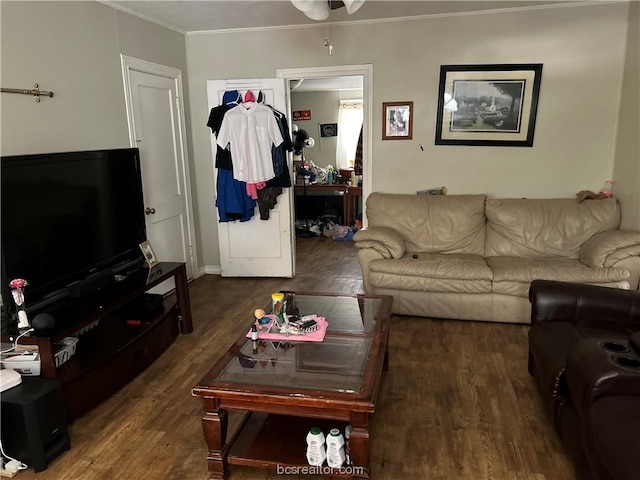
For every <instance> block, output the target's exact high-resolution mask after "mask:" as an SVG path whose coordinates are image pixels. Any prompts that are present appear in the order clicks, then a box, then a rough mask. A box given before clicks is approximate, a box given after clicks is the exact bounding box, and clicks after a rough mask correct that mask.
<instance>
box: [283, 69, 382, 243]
mask: <svg viewBox="0 0 640 480" xmlns="http://www.w3.org/2000/svg"><path fill="white" fill-rule="evenodd" d="M277 75H278V77H279V78H284V79H285V80H286V81H287V82H286V83H287V84H286V86H285V90H286V91H287V92H288V93H289V98H288V101H287V103H288V112H287V114H288V118H289V119H290V121H291V127H292V131H293V130H296V129H302V130H304V131H305V133H306V134H308V136H309V137H311V138H313V139H314V141H313V142H311V143H312V144H313V146H311V147H307V148H305V149H304V151H303V154H302V156H299V155H298V156H294V161H293V167H294V172H293V174H294V178H296V185H295V186H294V202H293V204H294V206H293V209H294V212H295V217H294V218H295V221H296V227H298V226H299V225H298V224H301V226H302V228H301V229H300V230H305V229H308V228H309V227H308V224H309V222H310V221H311V222H312V224H314V225H312V226H311V228H312V229H314V227H315V230H314V231H313V233H315V234H316V235H319V234H321V233H322V229H323V228H325V227H327V226H329V225H339V226H341V227H352V226H357V227H362V226H365V225H366V217H365V212H364V209H363V203H364V202H363V198H366V195H368V193H369V192H370V191H371V169H370V151H371V147H370V145H371V99H372V89H371V77H372V66H371V65H349V66H337V67H319V68H302V69H289V70H279V71H278V72H277ZM301 157H302V158H301ZM303 161H304V168H301V164H302V163H303ZM356 173H357V175H356ZM332 185H333V187H332ZM316 222H317V223H318V224H319V225H318V226H316V225H315V223H316ZM296 230H298V228H296ZM325 235H326V232H325Z"/></svg>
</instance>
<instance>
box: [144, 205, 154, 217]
mask: <svg viewBox="0 0 640 480" xmlns="http://www.w3.org/2000/svg"><path fill="white" fill-rule="evenodd" d="M144 213H145V215H153V214H154V213H156V209H155V208H149V207H147V208H145V209H144Z"/></svg>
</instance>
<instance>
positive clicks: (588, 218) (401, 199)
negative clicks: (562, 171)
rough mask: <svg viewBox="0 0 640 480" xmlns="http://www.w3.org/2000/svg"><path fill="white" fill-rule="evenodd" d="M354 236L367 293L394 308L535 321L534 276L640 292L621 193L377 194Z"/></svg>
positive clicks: (635, 240) (637, 250)
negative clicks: (581, 197) (593, 196)
mask: <svg viewBox="0 0 640 480" xmlns="http://www.w3.org/2000/svg"><path fill="white" fill-rule="evenodd" d="M366 213H367V219H368V226H367V228H365V229H363V230H360V231H358V232H357V233H356V234H355V235H354V237H353V239H354V242H355V246H356V247H357V248H358V260H359V262H360V267H361V268H362V276H363V279H364V286H365V290H366V292H367V293H369V294H380V295H392V296H393V297H394V301H393V312H394V313H396V314H402V315H416V316H425V317H433V318H452V319H464V320H486V321H498V322H513V323H529V321H530V305H529V302H528V297H527V295H528V292H529V284H530V283H531V281H532V280H534V279H537V278H539V279H545V280H558V281H566V282H578V283H588V284H592V285H603V286H609V287H615V288H623V289H629V288H631V289H637V288H638V282H639V279H640V232H633V231H622V230H618V227H619V225H620V208H619V205H618V202H617V200H616V199H606V200H585V201H584V202H582V203H579V202H578V201H577V200H575V199H564V198H561V199H494V198H487V197H486V195H442V196H424V195H399V194H383V193H372V194H371V195H370V196H369V197H368V198H367V201H366Z"/></svg>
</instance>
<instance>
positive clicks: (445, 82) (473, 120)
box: [435, 63, 542, 147]
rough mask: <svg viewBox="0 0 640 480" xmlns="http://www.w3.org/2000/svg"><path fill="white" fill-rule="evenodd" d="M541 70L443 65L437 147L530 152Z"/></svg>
mask: <svg viewBox="0 0 640 480" xmlns="http://www.w3.org/2000/svg"><path fill="white" fill-rule="evenodd" d="M541 76H542V64H541V63H531V64H500V65H442V66H441V67H440V87H439V91H438V110H437V119H436V140H435V143H436V145H475V146H507V147H531V146H533V134H534V131H535V124H536V114H537V110H538V95H539V93H540V78H541Z"/></svg>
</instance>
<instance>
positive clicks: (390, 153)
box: [187, 3, 637, 265]
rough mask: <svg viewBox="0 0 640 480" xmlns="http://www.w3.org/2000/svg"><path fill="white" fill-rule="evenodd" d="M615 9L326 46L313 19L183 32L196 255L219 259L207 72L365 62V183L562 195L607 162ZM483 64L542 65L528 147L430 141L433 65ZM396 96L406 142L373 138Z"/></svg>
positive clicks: (386, 33) (219, 74) (524, 16)
mask: <svg viewBox="0 0 640 480" xmlns="http://www.w3.org/2000/svg"><path fill="white" fill-rule="evenodd" d="M627 10H628V6H627V5H626V4H624V3H622V4H598V5H588V6H575V7H570V8H567V7H564V8H540V9H533V10H520V11H511V12H502V13H490V14H482V15H461V16H453V17H444V18H441V17H439V18H429V19H418V20H405V21H396V22H386V23H385V22H381V23H376V22H371V23H359V24H351V25H346V26H344V25H343V26H340V25H333V26H331V29H330V32H329V35H330V38H331V43H332V45H333V46H334V52H333V56H329V55H327V52H326V49H325V48H324V47H323V40H324V37H325V34H326V27H324V26H322V27H321V26H318V27H306V28H292V29H278V30H260V31H250V32H246V31H245V32H227V33H211V34H195V35H188V36H187V57H188V61H189V75H190V91H191V105H192V108H193V111H194V114H193V115H194V116H193V125H194V129H193V142H194V144H193V148H194V164H195V168H196V169H197V178H198V180H197V182H198V183H197V192H198V199H199V202H200V204H201V205H206V204H208V205H210V207H203V208H202V210H201V212H200V222H201V225H202V229H203V230H202V235H203V240H202V241H203V243H204V244H205V247H204V252H203V255H204V256H203V259H204V263H205V265H218V264H219V256H218V247H217V232H216V224H215V211H214V207H213V196H214V192H213V181H212V178H213V168H212V161H211V148H210V140H209V136H210V132H209V131H208V130H207V129H206V128H205V127H204V123H205V121H206V116H207V112H206V105H207V98H206V88H205V86H206V81H207V80H209V79H225V78H243V77H244V78H260V77H274V76H275V75H276V71H277V70H278V69H281V68H282V69H284V68H302V67H321V66H332V65H351V64H369V63H370V64H372V65H373V96H374V104H373V105H372V106H371V107H372V108H373V126H372V128H373V157H372V176H373V189H374V190H381V191H385V192H400V193H406V192H408V193H413V192H415V190H419V189H423V188H426V187H434V186H441V185H446V186H447V187H448V189H449V192H450V193H451V194H460V193H480V192H482V193H487V194H489V195H490V196H494V197H525V196H526V197H573V196H574V195H575V194H576V192H578V191H579V190H583V189H589V190H598V189H599V188H600V187H601V186H602V184H603V183H604V181H605V180H606V179H607V178H609V177H610V176H611V173H612V171H613V166H614V156H613V155H614V147H615V140H616V125H617V120H618V103H619V95H620V86H621V81H622V74H623V62H624V55H625V43H626V40H627V38H626V37H627V34H626V32H627ZM267 52H277V54H267ZM234 58H238V59H243V60H241V61H230V59H234ZM247 59H250V61H247ZM492 63H543V64H544V69H543V75H542V85H541V91H540V102H539V108H538V119H537V126H536V132H535V140H534V146H533V147H532V148H517V147H459V146H435V145H434V132H435V118H436V105H437V98H436V97H437V92H438V78H439V70H440V65H443V64H492ZM636 87H637V85H636ZM408 100H410V101H413V102H414V110H415V117H414V131H413V140H407V141H382V140H381V138H380V137H381V135H380V131H381V105H382V102H392V101H408ZM199 124H201V125H202V126H201V127H198V125H199ZM420 145H422V146H423V148H424V150H422V149H421V148H420Z"/></svg>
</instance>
